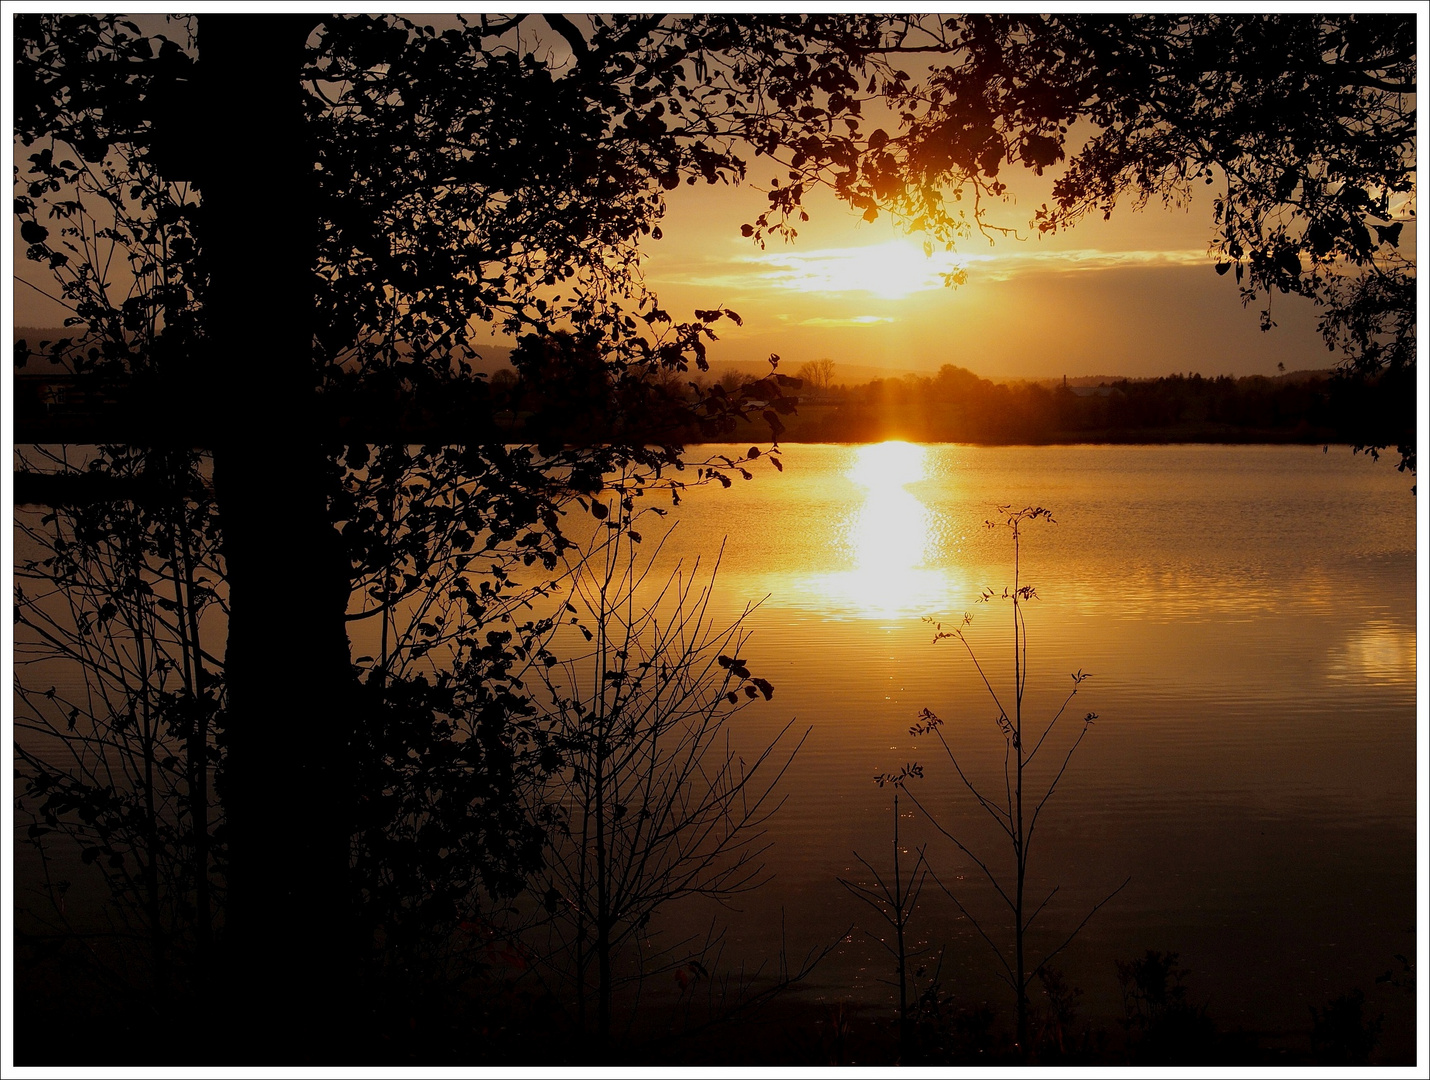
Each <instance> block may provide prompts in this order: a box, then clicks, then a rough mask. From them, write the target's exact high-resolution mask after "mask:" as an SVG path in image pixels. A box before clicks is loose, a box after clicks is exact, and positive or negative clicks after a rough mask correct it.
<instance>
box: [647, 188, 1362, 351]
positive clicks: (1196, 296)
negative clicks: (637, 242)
mask: <svg viewBox="0 0 1430 1080" xmlns="http://www.w3.org/2000/svg"><path fill="white" fill-rule="evenodd" d="M761 168H762V166H760V165H756V166H755V169H756V170H759V169H761ZM756 175H760V173H758V172H756ZM1017 181H1018V183H1017V186H1018V188H1019V189H1020V190H1021V192H1022V194H1023V197H1022V198H1021V199H1019V201H1018V202H1016V203H1010V204H1009V205H1007V206H1004V207H998V208H996V210H995V217H994V220H996V221H1000V222H1001V223H1003V224H1006V225H1009V226H1013V227H1016V228H1018V229H1020V231H1021V232H1022V233H1023V234H1024V238H1023V239H1013V238H1006V239H1005V238H1001V237H1000V238H999V239H998V240H997V241H996V243H990V242H989V241H988V240H985V239H983V238H982V237H973V238H969V239H967V240H965V241H962V242H961V243H960V244H959V246H958V250H957V251H956V252H955V253H954V254H952V255H949V254H946V253H944V252H941V251H939V252H936V253H935V255H934V257H933V258H928V257H925V255H924V253H923V250H922V238H921V237H917V236H915V237H909V236H907V235H905V234H904V233H902V232H901V231H900V230H899V229H898V228H896V227H895V226H894V225H893V224H892V222H890V221H888V220H887V218H880V220H878V221H876V222H873V223H868V222H864V221H862V220H860V219H859V217H858V215H857V214H854V213H852V212H851V211H850V210H849V209H848V208H847V207H845V206H843V205H842V204H839V203H838V202H837V201H836V200H835V199H834V198H833V197H832V196H829V195H828V194H824V193H821V194H818V195H816V196H815V197H814V198H813V199H812V200H811V202H810V216H811V220H810V221H809V222H808V223H807V224H805V225H803V226H801V227H800V235H799V237H798V238H797V240H796V241H795V242H794V243H792V244H784V243H781V242H779V241H777V240H776V241H771V242H769V244H768V246H767V247H766V248H765V249H764V250H763V251H762V250H760V249H759V248H758V247H757V246H756V245H754V244H753V243H752V242H751V241H750V240H747V239H744V238H742V237H741V236H740V232H739V225H740V223H741V222H744V221H749V220H751V219H753V218H754V216H755V215H756V214H758V213H759V211H760V210H761V209H762V203H763V199H762V196H761V195H760V193H759V192H758V191H756V190H753V189H751V188H744V189H732V188H726V189H704V188H701V189H689V188H682V189H681V190H680V191H679V192H675V193H673V194H674V196H675V197H674V198H673V199H672V201H671V205H670V210H669V214H668V216H667V223H666V225H665V226H664V233H665V239H664V240H663V241H660V242H657V243H654V244H652V245H650V257H649V262H648V266H647V277H648V280H649V282H650V283H651V284H653V285H654V286H655V287H656V288H657V290H658V291H659V293H660V296H661V298H662V301H663V302H664V304H665V305H666V307H667V308H668V309H670V310H671V311H672V312H674V311H676V310H684V309H689V308H692V307H714V306H717V305H720V306H726V307H730V308H733V309H735V310H736V311H737V312H739V314H740V315H741V316H742V318H743V319H744V321H745V325H744V327H743V328H738V329H737V328H734V327H728V326H727V327H726V328H725V329H723V330H721V341H720V342H719V344H718V345H717V346H715V347H714V348H712V350H711V356H712V359H713V361H714V362H715V364H716V365H717V366H718V364H719V362H720V361H721V360H762V359H764V358H765V357H766V356H767V355H768V354H769V353H771V352H776V353H779V354H780V355H781V356H782V357H783V359H784V362H786V363H792V364H795V365H798V364H799V363H801V362H803V361H805V360H810V359H815V358H817V357H823V356H827V357H830V358H832V359H833V360H834V361H835V362H836V364H839V363H844V364H846V365H854V364H858V365H870V366H880V367H887V368H891V369H895V370H925V369H937V368H938V367H939V366H940V365H942V364H948V363H951V364H957V365H960V366H962V367H967V368H970V369H972V370H973V371H976V372H977V373H978V374H980V375H984V376H986V377H990V378H1002V377H1011V378H1027V377H1032V378H1040V377H1047V376H1059V375H1064V374H1066V375H1094V374H1115V375H1133V376H1151V375H1165V374H1168V373H1170V372H1174V371H1179V372H1191V371H1200V372H1201V373H1202V374H1206V375H1213V374H1216V375H1219V374H1228V373H1229V374H1235V375H1248V374H1274V373H1275V370H1276V365H1277V363H1278V362H1280V363H1284V364H1285V365H1286V368H1287V370H1296V369H1298V368H1313V367H1326V366H1329V365H1330V364H1331V363H1333V362H1334V357H1333V356H1332V355H1331V354H1330V353H1329V352H1327V350H1326V348H1325V345H1324V344H1323V343H1322V341H1321V339H1320V336H1319V334H1317V332H1316V328H1315V310H1314V308H1313V307H1312V306H1311V305H1310V304H1309V303H1308V302H1305V301H1303V300H1300V299H1298V298H1295V297H1284V296H1278V297H1276V298H1275V299H1274V301H1273V303H1272V315H1273V318H1274V319H1275V320H1276V322H1277V324H1278V325H1277V326H1276V327H1275V328H1274V329H1272V330H1271V331H1270V332H1267V333H1263V332H1262V331H1261V329H1260V318H1259V311H1260V309H1259V307H1256V306H1253V307H1251V308H1243V307H1242V305H1241V302H1240V299H1239V297H1238V295H1237V290H1236V285H1235V282H1234V280H1233V279H1232V278H1231V276H1230V275H1228V276H1226V277H1219V276H1217V274H1216V273H1215V271H1214V270H1213V267H1212V260H1211V259H1210V257H1209V256H1208V254H1207V244H1208V241H1209V240H1210V224H1211V196H1207V197H1205V198H1203V199H1201V200H1198V201H1195V202H1193V203H1192V204H1191V206H1190V208H1186V209H1182V208H1175V207H1174V208H1164V207H1163V206H1161V205H1160V204H1153V205H1151V206H1149V207H1148V208H1147V209H1145V210H1143V211H1140V212H1139V211H1135V210H1134V209H1133V208H1132V207H1131V206H1126V207H1119V209H1118V211H1117V212H1116V213H1114V214H1113V217H1112V219H1111V220H1110V221H1103V220H1101V219H1088V220H1085V221H1083V222H1081V223H1080V224H1079V225H1078V226H1076V227H1075V228H1074V229H1072V230H1070V231H1068V232H1066V233H1062V234H1059V235H1057V236H1052V237H1038V236H1037V235H1036V234H1032V235H1029V230H1028V229H1027V223H1028V221H1029V219H1030V218H1031V217H1032V213H1033V210H1034V209H1035V208H1036V207H1037V206H1038V205H1040V204H1041V203H1042V202H1043V201H1044V200H1045V199H1046V197H1047V194H1046V190H1044V189H1040V188H1038V187H1036V186H1035V185H1037V184H1042V183H1044V181H1034V180H1033V178H1032V177H1026V178H1025V177H1018V178H1017ZM1209 190H1210V189H1209ZM960 265H961V266H963V267H964V268H965V270H966V273H967V283H966V284H964V285H961V286H958V287H955V288H949V287H948V286H946V285H945V284H944V283H943V280H942V278H941V272H944V271H948V270H951V269H953V268H955V266H960ZM837 374H838V372H837V368H836V378H837Z"/></svg>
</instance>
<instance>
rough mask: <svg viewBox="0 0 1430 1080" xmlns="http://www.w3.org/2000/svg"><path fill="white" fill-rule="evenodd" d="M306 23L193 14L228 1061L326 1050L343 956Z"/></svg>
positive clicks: (332, 568) (337, 585)
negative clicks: (216, 583)
mask: <svg viewBox="0 0 1430 1080" xmlns="http://www.w3.org/2000/svg"><path fill="white" fill-rule="evenodd" d="M317 21H318V20H317V17H316V16H282V15H263V16H251V15H242V16H221V15H201V16H200V17H199V62H200V69H201V71H202V76H201V82H202V86H201V89H200V92H201V93H202V94H203V95H204V97H205V99H206V106H207V110H206V116H207V117H208V122H209V124H210V125H211V126H210V129H209V134H208V142H207V145H206V146H205V148H204V149H205V157H206V160H205V161H204V163H203V166H202V168H201V170H200V175H199V177H198V179H199V181H200V185H201V190H202V196H203V209H202V213H203V216H204V225H205V254H206V256H207V259H208V263H209V273H210V278H209V285H208V295H207V299H206V303H205V312H206V321H207V326H206V329H207V334H208V344H209V347H210V348H211V350H212V353H211V356H212V361H211V364H212V366H211V367H210V368H209V369H208V370H206V371H205V372H204V373H203V374H204V376H205V380H206V381H207V383H208V385H209V387H211V389H212V391H213V392H214V393H215V396H214V399H213V402H212V408H213V409H214V420H215V430H214V491H215V496H216V500H217V504H218V509H219V520H220V523H221V526H222V530H223V544H224V559H225V562H226V564H227V573H228V585H229V604H230V614H229V631H228V645H227V651H226V656H225V674H226V679H227V685H228V718H227V723H226V725H225V738H226V742H227V763H226V770H225V783H224V790H223V791H222V793H221V794H222V796H223V799H224V805H225V810H226V814H227V832H228V848H229V866H228V908H227V917H226V921H227V939H228V940H227V951H228V958H229V980H230V982H229V986H230V989H231V991H232V994H233V997H232V1009H231V1015H230V1016H229V1018H228V1019H229V1020H230V1021H232V1022H233V1023H234V1024H235V1025H236V1027H235V1031H236V1033H238V1034H239V1035H240V1036H241V1042H235V1044H234V1045H233V1047H232V1050H233V1051H234V1052H236V1053H237V1054H238V1055H239V1056H240V1057H241V1058H245V1059H246V1058H252V1059H255V1060H271V1061H300V1060H315V1059H319V1060H332V1059H333V1057H334V1056H335V1054H336V1053H337V1052H338V1047H339V1046H340V1042H339V1040H340V1038H341V1036H340V1034H339V1032H340V1029H341V1026H342V1021H344V1019H345V1017H346V1014H347V1012H348V1010H347V1008H346V1002H345V1001H344V1000H343V997H342V995H343V994H344V992H345V990H346V988H347V987H348V985H349V983H350V977H349V974H350V972H349V969H350V967H351V961H352V942H351V941H350V940H349V937H348V934H349V928H350V926H351V901H350V897H349V886H348V844H349V837H350V828H349V822H350V820H351V814H350V802H351V798H352V793H351V790H350V787H351V780H350V768H349V759H350V754H351V729H352V725H353V717H354V712H355V705H356V696H357V695H356V688H357V686H356V681H355V677H354V675H353V671H352V666H351V664H350V662H349V650H348V641H347V633H346V627H345V623H344V618H343V617H344V614H345V611H346V608H347V600H348V589H349V579H348V565H347V560H346V557H345V555H344V553H343V550H342V548H341V546H340V543H339V537H338V535H337V533H336V532H335V531H334V529H333V527H332V523H331V521H330V519H329V515H328V502H327V499H328V491H329V481H328V475H327V462H326V458H325V455H324V453H323V448H322V446H321V445H320V443H319V442H318V439H317V437H316V436H315V435H314V434H312V432H313V430H314V419H315V415H316V408H317V394H316V377H315V374H314V369H313V364H312V357H311V348H312V339H313V331H312V326H313V295H314V290H313V278H312V274H313V267H314V262H315V254H316V241H317V228H318V224H317V216H316V213H315V197H314V196H315V179H314V177H315V174H314V160H313V154H312V152H311V150H310V148H309V147H308V145H307V141H306V139H305V136H304V125H303V115H302V104H301V102H302V98H301V86H300V82H299V70H300V63H301V58H302V54H303V50H304V47H305V43H306V41H307V38H308V35H309V34H310V33H311V32H312V30H313V28H314V26H315V25H316V23H317ZM197 134H198V133H196V135H197ZM206 362H208V361H206Z"/></svg>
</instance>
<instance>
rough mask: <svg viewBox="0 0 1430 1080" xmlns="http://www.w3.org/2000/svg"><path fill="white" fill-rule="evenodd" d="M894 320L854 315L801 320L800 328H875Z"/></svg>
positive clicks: (885, 316)
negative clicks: (845, 317)
mask: <svg viewBox="0 0 1430 1080" xmlns="http://www.w3.org/2000/svg"><path fill="white" fill-rule="evenodd" d="M893 321H894V320H893V319H891V318H889V317H888V316H887V315H855V316H854V317H853V318H849V319H801V320H800V322H799V324H798V325H800V326H875V325H877V324H878V323H891V322H893Z"/></svg>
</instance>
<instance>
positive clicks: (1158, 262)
mask: <svg viewBox="0 0 1430 1080" xmlns="http://www.w3.org/2000/svg"><path fill="white" fill-rule="evenodd" d="M1207 263H1208V255H1207V251H1206V249H1205V248H1200V249H1173V250H1157V251H1152V250H1138V251H1103V250H1100V249H1097V248H1076V249H1071V250H1068V249H1063V250H1055V249H1051V248H1038V247H1023V248H1007V249H1004V250H1001V251H994V252H987V253H978V254H970V253H967V252H961V251H952V252H948V251H935V252H934V253H933V254H932V255H925V254H924V253H923V252H922V251H921V250H920V248H919V246H918V245H917V244H915V243H913V242H911V241H901V240H892V241H889V242H887V243H883V244H873V245H868V246H864V247H841V248H821V249H816V250H813V251H806V252H796V251H788V250H782V251H765V252H760V253H757V254H751V255H744V256H741V257H739V258H738V259H735V260H732V261H731V262H729V263H726V264H724V266H723V267H721V268H720V269H715V270H714V272H713V273H712V272H704V273H702V272H700V271H696V272H694V273H691V274H688V275H680V276H679V277H678V278H675V279H673V280H675V281H676V282H677V283H680V284H688V285H700V286H705V287H719V288H726V289H739V290H752V291H765V290H769V289H783V290H789V291H792V292H801V293H825V294H847V293H863V294H867V295H870V296H875V297H881V298H884V299H899V298H902V297H906V296H910V295H912V294H914V293H918V292H931V291H936V290H939V289H943V288H945V287H946V285H947V277H948V275H950V274H959V273H965V274H967V276H968V278H969V280H982V281H1007V280H1009V279H1011V278H1014V277H1016V276H1018V275H1020V274H1027V273H1044V274H1047V273H1054V274H1072V273H1089V272H1094V271H1099V270H1122V269H1130V268H1136V267H1143V268H1149V269H1151V268H1157V267H1180V266H1206V265H1207ZM863 318H864V319H865V321H866V322H867V321H868V320H869V319H870V318H872V317H871V316H864V317H863ZM838 322H839V323H840V324H841V325H842V324H844V323H845V320H838Z"/></svg>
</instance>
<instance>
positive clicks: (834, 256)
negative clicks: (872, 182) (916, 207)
mask: <svg viewBox="0 0 1430 1080" xmlns="http://www.w3.org/2000/svg"><path fill="white" fill-rule="evenodd" d="M762 261H764V262H765V263H766V264H767V265H768V266H769V267H770V271H769V273H768V274H767V280H768V281H769V282H770V284H773V285H776V286H778V287H782V288H786V289H795V290H798V291H800V292H807V293H821V292H822V293H868V294H870V295H871V296H877V297H880V298H882V299H885V300H902V299H905V298H906V297H909V296H912V295H913V294H914V293H918V292H929V291H933V290H937V289H942V288H943V287H944V284H945V282H944V275H945V274H948V273H953V272H956V271H957V270H958V269H959V268H960V267H959V264H958V263H957V262H956V261H955V260H954V257H953V255H952V254H951V253H949V252H935V253H934V254H933V255H932V256H930V255H926V254H924V251H923V249H922V247H921V246H920V245H918V244H915V243H914V242H913V241H912V240H906V239H896V240H887V241H885V242H884V243H882V244H870V245H867V246H864V247H842V248H822V249H819V250H815V251H809V252H804V253H795V252H777V253H771V254H769V255H767V256H765V257H764V259H763V260H762Z"/></svg>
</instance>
